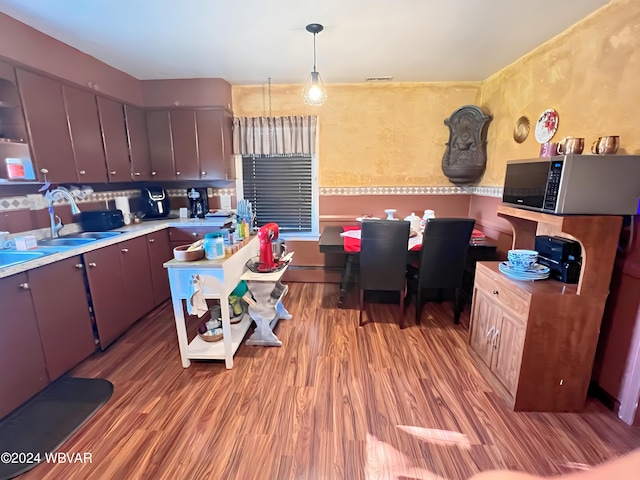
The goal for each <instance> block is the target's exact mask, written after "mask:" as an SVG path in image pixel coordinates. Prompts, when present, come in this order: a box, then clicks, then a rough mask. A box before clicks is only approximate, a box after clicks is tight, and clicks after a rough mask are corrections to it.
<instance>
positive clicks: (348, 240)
mask: <svg viewBox="0 0 640 480" xmlns="http://www.w3.org/2000/svg"><path fill="white" fill-rule="evenodd" d="M342 229H343V230H344V231H345V232H348V231H349V230H360V227H355V226H345V227H342ZM342 238H343V241H344V251H345V252H359V251H360V239H359V238H353V237H342ZM421 248H422V245H420V244H418V245H414V246H413V248H411V250H412V251H414V252H419V251H420V249H421Z"/></svg>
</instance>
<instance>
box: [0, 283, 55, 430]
mask: <svg viewBox="0 0 640 480" xmlns="http://www.w3.org/2000/svg"><path fill="white" fill-rule="evenodd" d="M0 305H2V308H0V386H1V389H2V393H1V394H0V418H2V417H4V416H5V415H7V414H8V413H9V412H11V411H12V410H14V409H15V408H17V407H18V406H20V405H21V404H22V403H24V402H25V401H26V400H28V399H29V398H31V397H32V396H33V395H35V394H36V393H38V392H39V391H40V390H42V389H43V388H45V387H46V386H47V385H48V384H49V377H48V376H47V370H46V367H45V363H44V354H43V353H42V345H41V344H40V334H39V332H38V324H37V320H36V312H35V310H34V308H33V302H32V301H31V293H30V291H29V282H28V280H27V274H26V273H19V274H16V275H12V276H10V277H6V278H0Z"/></svg>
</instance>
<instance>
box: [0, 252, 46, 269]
mask: <svg viewBox="0 0 640 480" xmlns="http://www.w3.org/2000/svg"><path fill="white" fill-rule="evenodd" d="M44 255H45V254H44V253H43V252H24V251H21V250H20V251H17V250H9V251H0V268H6V267H10V266H11V265H16V264H18V263H22V262H27V261H29V260H33V259H34V258H39V257H44Z"/></svg>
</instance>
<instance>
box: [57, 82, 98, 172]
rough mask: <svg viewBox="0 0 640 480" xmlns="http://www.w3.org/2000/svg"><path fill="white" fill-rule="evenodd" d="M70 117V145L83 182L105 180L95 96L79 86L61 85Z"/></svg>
mask: <svg viewBox="0 0 640 480" xmlns="http://www.w3.org/2000/svg"><path fill="white" fill-rule="evenodd" d="M62 93H63V96H64V102H65V105H66V110H67V117H68V119H69V131H70V132H71V144H72V146H73V154H74V157H75V161H76V167H77V169H78V180H79V181H80V182H93V183H106V181H107V166H106V163H105V156H104V147H103V146H102V132H101V130H100V118H99V116H98V106H97V104H96V96H95V95H94V94H92V93H91V92H87V91H84V90H81V89H79V88H74V87H69V86H67V85H63V86H62Z"/></svg>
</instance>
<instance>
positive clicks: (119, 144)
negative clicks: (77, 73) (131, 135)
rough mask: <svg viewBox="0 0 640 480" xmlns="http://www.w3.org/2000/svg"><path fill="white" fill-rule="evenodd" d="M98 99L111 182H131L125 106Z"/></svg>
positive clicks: (112, 101)
mask: <svg viewBox="0 0 640 480" xmlns="http://www.w3.org/2000/svg"><path fill="white" fill-rule="evenodd" d="M97 99H98V112H99V113H100V125H101V126H102V140H103V142H104V151H105V156H106V159H107V174H108V178H109V181H110V182H129V181H131V165H130V163H129V145H128V143H127V130H126V128H125V120H124V109H123V105H122V103H120V102H116V101H114V100H110V99H108V98H104V97H97Z"/></svg>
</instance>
